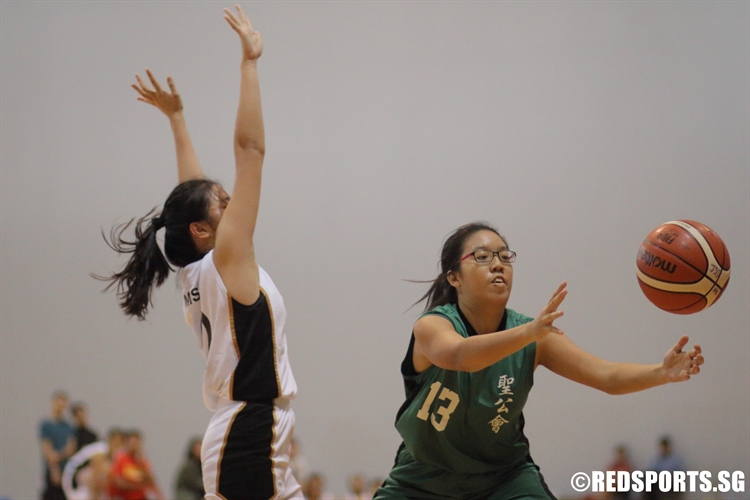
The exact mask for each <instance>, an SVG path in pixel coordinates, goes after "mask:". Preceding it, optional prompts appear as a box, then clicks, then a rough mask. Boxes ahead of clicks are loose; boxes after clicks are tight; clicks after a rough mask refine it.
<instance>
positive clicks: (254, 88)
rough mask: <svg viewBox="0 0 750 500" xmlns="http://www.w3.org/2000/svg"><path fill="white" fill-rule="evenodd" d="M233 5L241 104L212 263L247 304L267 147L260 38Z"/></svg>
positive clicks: (252, 293) (230, 18)
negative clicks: (231, 176)
mask: <svg viewBox="0 0 750 500" xmlns="http://www.w3.org/2000/svg"><path fill="white" fill-rule="evenodd" d="M235 7H236V9H237V14H236V15H235V14H234V13H232V12H231V11H230V10H229V9H224V13H225V15H224V18H225V19H226V21H227V23H229V26H231V28H232V29H233V30H234V31H236V32H237V34H238V35H239V37H240V43H241V45H242V62H241V64H240V102H239V107H238V110H237V121H236V123H235V130H234V156H235V163H236V170H235V180H234V188H233V190H232V197H231V200H230V201H229V203H228V204H227V207H226V209H225V210H224V213H223V215H222V217H221V220H220V222H219V226H218V229H217V233H216V246H215V248H214V262H215V264H216V268H217V269H218V271H219V274H220V275H221V277H222V280H223V281H224V284H225V286H226V287H227V291H228V292H229V294H230V295H231V296H232V297H233V298H234V299H236V300H237V301H239V302H240V303H242V304H248V305H249V304H252V303H254V302H255V301H256V300H257V298H258V296H259V294H260V284H259V271H258V264H257V262H256V260H255V247H254V244H253V234H254V233H255V223H256V220H257V217H258V206H259V203H260V184H261V170H262V167H263V157H264V155H265V147H266V146H265V132H264V129H263V114H262V112H261V105H260V87H259V84H258V73H257V68H256V62H257V59H258V58H259V57H260V55H261V52H262V51H263V42H262V41H261V37H260V33H258V32H257V31H255V30H253V26H252V24H251V23H250V20H249V19H248V18H247V16H246V15H245V13H244V12H243V10H242V8H240V6H239V5H236V6H235Z"/></svg>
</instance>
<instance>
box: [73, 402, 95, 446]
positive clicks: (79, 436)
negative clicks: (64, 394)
mask: <svg viewBox="0 0 750 500" xmlns="http://www.w3.org/2000/svg"><path fill="white" fill-rule="evenodd" d="M70 414H71V415H72V416H73V423H74V424H75V428H74V429H73V431H74V433H75V438H76V451H78V450H80V449H81V448H83V447H84V446H86V445H87V444H91V443H95V442H96V441H99V436H97V435H96V432H94V431H92V430H91V429H89V418H88V412H87V411H86V406H84V404H83V403H73V404H72V405H71V406H70Z"/></svg>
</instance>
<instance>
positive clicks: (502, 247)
mask: <svg viewBox="0 0 750 500" xmlns="http://www.w3.org/2000/svg"><path fill="white" fill-rule="evenodd" d="M479 250H487V251H488V252H502V251H503V250H510V248H508V246H507V245H503V246H501V247H500V250H492V249H490V248H487V247H486V246H484V245H479V246H476V247H474V248H473V249H472V252H477V251H479ZM470 253H471V252H470Z"/></svg>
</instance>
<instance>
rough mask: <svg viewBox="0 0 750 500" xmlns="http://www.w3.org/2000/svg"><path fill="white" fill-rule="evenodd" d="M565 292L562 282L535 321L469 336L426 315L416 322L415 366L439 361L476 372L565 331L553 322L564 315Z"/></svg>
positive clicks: (449, 367)
mask: <svg viewBox="0 0 750 500" xmlns="http://www.w3.org/2000/svg"><path fill="white" fill-rule="evenodd" d="M566 294H567V290H566V283H562V284H561V285H560V286H559V287H558V288H557V290H556V291H555V293H554V294H553V295H552V298H551V299H550V301H549V302H548V303H547V305H546V306H545V307H544V309H542V311H541V312H540V313H539V315H538V316H537V317H536V319H534V321H532V322H530V323H526V324H525V325H521V326H517V327H515V328H510V329H508V330H503V331H500V332H493V333H485V334H483V335H474V336H472V337H469V338H464V337H462V336H461V335H459V334H458V333H456V330H455V329H454V328H453V325H452V324H451V323H450V322H449V321H448V320H446V319H444V318H442V317H439V316H423V317H421V318H420V319H419V320H417V322H416V323H415V324H414V355H413V358H414V368H415V369H416V370H417V372H422V371H424V370H426V369H427V368H429V366H430V365H437V366H439V367H440V368H443V369H446V370H456V371H465V372H476V371H479V370H482V369H484V368H487V367H488V366H490V365H492V364H494V363H496V362H498V361H500V360H501V359H503V358H505V357H506V356H509V355H511V354H513V353H514V352H516V351H518V350H520V349H522V348H524V347H525V346H527V345H529V344H531V343H532V342H536V341H538V340H540V339H542V338H545V337H547V336H559V335H562V332H561V331H560V330H559V329H558V328H557V327H555V326H554V325H553V322H554V321H555V320H556V319H557V318H559V317H560V316H562V315H563V312H562V311H558V310H557V308H558V307H559V306H560V304H561V303H562V301H563V300H564V299H565V295H566ZM550 333H554V334H555V335H549V334H550Z"/></svg>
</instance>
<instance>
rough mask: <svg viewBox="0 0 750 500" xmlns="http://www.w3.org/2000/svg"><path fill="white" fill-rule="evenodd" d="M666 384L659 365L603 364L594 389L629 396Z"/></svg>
mask: <svg viewBox="0 0 750 500" xmlns="http://www.w3.org/2000/svg"><path fill="white" fill-rule="evenodd" d="M666 383H667V379H666V378H665V376H664V370H663V369H662V365H661V364H660V363H656V364H653V365H640V364H634V363H613V362H605V366H604V367H603V368H602V374H601V375H600V377H599V384H598V387H596V388H597V389H599V390H602V391H604V392H606V393H607V394H630V393H632V392H638V391H643V390H646V389H651V388H652V387H656V386H659V385H664V384H666Z"/></svg>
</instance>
